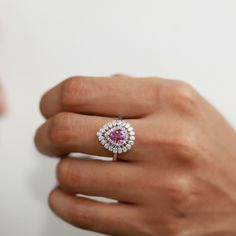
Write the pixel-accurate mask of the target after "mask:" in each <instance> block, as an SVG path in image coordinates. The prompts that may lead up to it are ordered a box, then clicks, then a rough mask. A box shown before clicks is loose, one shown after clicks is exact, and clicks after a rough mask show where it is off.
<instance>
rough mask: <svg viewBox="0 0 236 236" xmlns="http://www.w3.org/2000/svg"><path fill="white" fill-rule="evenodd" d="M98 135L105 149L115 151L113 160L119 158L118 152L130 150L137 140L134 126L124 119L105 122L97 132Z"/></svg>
mask: <svg viewBox="0 0 236 236" xmlns="http://www.w3.org/2000/svg"><path fill="white" fill-rule="evenodd" d="M97 137H98V140H99V141H100V143H101V144H102V145H103V147H104V148H105V149H107V150H109V151H110V152H113V154H114V155H113V161H116V160H117V159H118V154H122V153H125V152H128V151H130V150H131V149H132V146H133V145H134V142H135V132H134V128H133V127H132V126H131V124H130V123H129V122H127V121H125V120H122V119H115V120H113V121H111V122H109V123H107V124H105V125H104V126H103V127H102V128H101V129H100V130H99V131H98V132H97Z"/></svg>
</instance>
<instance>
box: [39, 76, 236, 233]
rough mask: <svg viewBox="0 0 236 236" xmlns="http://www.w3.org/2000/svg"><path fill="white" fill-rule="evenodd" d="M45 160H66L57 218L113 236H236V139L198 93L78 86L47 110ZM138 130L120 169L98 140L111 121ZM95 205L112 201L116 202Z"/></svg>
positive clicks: (107, 83)
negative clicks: (82, 155)
mask: <svg viewBox="0 0 236 236" xmlns="http://www.w3.org/2000/svg"><path fill="white" fill-rule="evenodd" d="M41 111H42V114H43V115H44V117H45V118H46V122H45V123H44V124H43V125H42V126H41V127H40V128H39V129H38V131H37V133H36V137H35V142H36V146H37V148H38V149H39V151H40V152H42V153H43V154H46V155H49V156H58V157H62V158H61V161H60V163H59V164H58V167H57V177H58V182H59V187H58V188H56V189H54V190H53V191H52V192H51V194H50V196H49V205H50V207H51V209H52V210H53V212H55V214H56V215H57V216H58V217H60V218H61V219H63V220H65V221H67V222H68V223H70V224H72V225H74V226H76V227H79V228H82V229H86V230H90V231H96V232H100V233H103V234H107V235H114V236H131V235H135V236H201V235H202V236H213V235H214V236H222V235H223V236H231V235H236V224H235V223H236V171H235V166H236V135H235V131H234V130H233V128H232V127H231V126H230V125H229V124H228V123H227V122H226V121H225V119H224V118H223V117H222V116H221V115H220V114H219V113H218V112H217V111H216V110H215V109H214V108H213V107H212V106H211V105H210V104H209V103H208V102H207V101H206V100H204V99H203V98H202V97H201V96H200V95H199V94H198V93H197V92H196V91H195V90H194V89H193V88H192V87H191V86H189V85H188V84H186V83H183V82H180V81H174V80H166V79H161V78H145V79H141V78H131V77H128V76H124V75H118V76H115V77H108V78H105V77H103V78H97V77H73V78H70V79H67V80H66V81H64V82H62V83H61V84H59V85H57V86H56V87H55V88H53V89H51V90H50V91H49V92H47V93H46V94H45V95H44V96H43V98H42V101H41ZM119 116H121V117H123V119H125V120H128V121H129V122H130V123H131V124H132V126H133V127H134V129H135V131H136V141H135V145H134V147H133V149H132V150H131V151H129V152H127V153H125V154H121V155H119V160H118V161H117V162H111V161H104V160H93V159H88V158H87V159H85V158H72V157H69V154H70V153H73V152H78V153H86V154H89V155H96V156H106V157H108V160H111V156H112V153H110V152H109V151H107V150H106V149H104V148H103V147H102V146H101V144H100V142H99V141H98V140H97V137H96V132H97V131H98V130H99V128H100V127H101V126H102V125H104V124H105V123H107V122H109V121H111V120H112V119H113V117H119ZM89 196H98V197H105V198H109V199H112V200H115V201H112V202H110V203H107V202H103V201H99V200H93V199H91V198H89Z"/></svg>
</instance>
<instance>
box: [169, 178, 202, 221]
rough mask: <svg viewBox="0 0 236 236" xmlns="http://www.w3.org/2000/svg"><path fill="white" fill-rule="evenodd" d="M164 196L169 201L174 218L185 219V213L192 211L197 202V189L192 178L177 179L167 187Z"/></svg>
mask: <svg viewBox="0 0 236 236" xmlns="http://www.w3.org/2000/svg"><path fill="white" fill-rule="evenodd" d="M166 194H167V196H168V197H169V199H170V201H171V205H172V207H173V210H174V211H175V216H176V217H177V218H179V219H181V218H186V217H187V212H189V210H191V209H194V207H195V205H196V202H197V196H198V193H197V187H196V184H195V181H194V180H193V178H192V177H189V176H188V177H186V176H185V177H178V178H176V180H175V181H173V183H172V184H170V186H169V187H167V188H166Z"/></svg>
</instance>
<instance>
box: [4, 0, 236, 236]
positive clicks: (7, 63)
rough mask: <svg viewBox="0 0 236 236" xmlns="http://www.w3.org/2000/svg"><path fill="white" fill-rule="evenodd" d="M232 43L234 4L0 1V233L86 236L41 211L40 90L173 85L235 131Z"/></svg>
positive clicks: (50, 173) (47, 176)
mask: <svg viewBox="0 0 236 236" xmlns="http://www.w3.org/2000/svg"><path fill="white" fill-rule="evenodd" d="M235 42H236V1H234V0H178V1H176V0H93V1H92V0H20V1H17V0H0V74H1V78H2V81H3V83H4V86H5V88H6V91H7V96H8V106H9V112H8V115H7V116H6V117H5V118H3V119H1V120H0V235H2V236H54V235H57V236H79V235H81V236H82V235H83V236H92V235H96V234H94V233H90V232H85V231H80V230H78V229H76V228H73V227H71V226H69V225H67V224H65V223H63V222H62V221H60V220H58V219H56V218H55V217H54V215H53V214H52V213H51V212H50V211H49V210H48V207H47V194H48V192H49V191H50V190H51V189H52V188H53V187H54V186H55V185H56V181H55V177H54V176H55V174H54V170H55V166H56V163H57V160H55V159H49V158H46V157H43V156H42V155H40V154H39V153H37V151H36V150H35V148H34V145H33V136H34V132H35V129H36V128H37V126H39V125H40V124H41V123H42V122H43V118H42V117H41V115H40V113H39V111H38V103H39V99H40V96H41V94H42V93H43V92H44V91H45V90H47V89H48V88H50V87H51V86H53V85H55V84H56V83H59V82H60V81H62V80H63V79H65V78H67V77H68V76H70V75H78V74H79V75H110V74H113V73H117V72H123V73H128V74H131V75H149V76H150V75H157V76H163V77H168V78H175V79H181V80H184V81H187V82H189V83H191V84H192V85H193V86H195V88H196V89H197V90H198V91H199V92H200V93H201V94H203V95H204V96H205V97H206V98H207V99H208V100H210V101H211V102H212V103H213V104H214V105H215V106H216V107H217V108H218V109H219V110H220V111H221V112H222V113H224V115H225V117H226V118H227V119H228V120H229V121H230V122H231V123H232V124H233V125H235V124H236V94H235V87H236V43H235ZM131 220H132V219H131Z"/></svg>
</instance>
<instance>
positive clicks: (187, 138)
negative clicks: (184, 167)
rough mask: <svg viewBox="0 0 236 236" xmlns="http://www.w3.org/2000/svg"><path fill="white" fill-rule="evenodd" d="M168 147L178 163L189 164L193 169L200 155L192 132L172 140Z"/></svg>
mask: <svg viewBox="0 0 236 236" xmlns="http://www.w3.org/2000/svg"><path fill="white" fill-rule="evenodd" d="M169 146H170V149H171V152H172V153H173V154H174V157H175V158H176V159H177V160H178V161H180V162H183V163H186V164H187V163H188V164H191V166H193V167H194V166H195V165H197V164H198V159H199V156H200V153H199V147H198V142H197V138H196V135H195V134H194V131H191V132H186V133H184V134H181V135H179V136H177V137H174V138H172V139H171V141H170V143H169Z"/></svg>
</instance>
